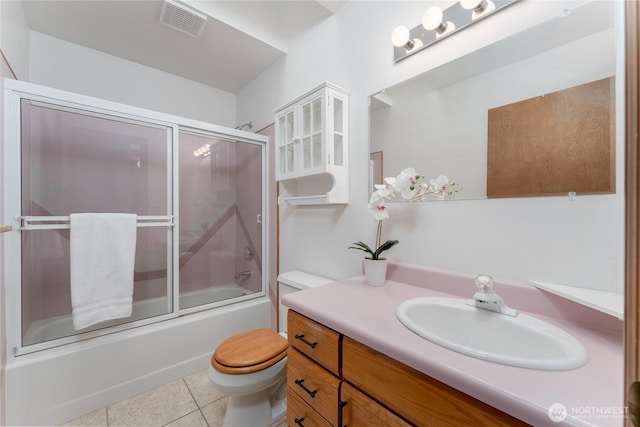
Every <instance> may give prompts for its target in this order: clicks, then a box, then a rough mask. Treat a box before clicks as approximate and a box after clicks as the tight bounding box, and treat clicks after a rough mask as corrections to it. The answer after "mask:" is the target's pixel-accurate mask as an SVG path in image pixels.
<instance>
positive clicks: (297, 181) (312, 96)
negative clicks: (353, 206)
mask: <svg viewBox="0 0 640 427" xmlns="http://www.w3.org/2000/svg"><path fill="white" fill-rule="evenodd" d="M348 110H349V92H347V91H346V90H344V89H341V88H339V87H337V86H335V85H333V84H331V83H323V84H322V85H320V86H318V87H317V88H315V89H313V90H312V91H310V92H308V93H306V94H305V95H303V96H301V97H299V98H297V99H295V100H293V101H291V102H289V103H288V104H286V105H284V106H282V107H280V108H278V109H277V110H275V111H274V114H275V123H276V150H277V152H276V180H277V181H279V182H280V184H281V190H282V191H281V195H280V197H279V199H278V202H279V203H280V204H282V203H290V204H294V205H320V204H345V203H349V182H348V178H349V158H348V145H349V132H348Z"/></svg>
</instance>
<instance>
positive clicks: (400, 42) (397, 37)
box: [391, 25, 409, 47]
mask: <svg viewBox="0 0 640 427" xmlns="http://www.w3.org/2000/svg"><path fill="white" fill-rule="evenodd" d="M408 41H409V29H408V28H407V27H405V26H404V25H400V26H399V27H396V29H395V30H393V32H392V33H391V42H392V43H393V45H394V46H397V47H402V46H404V45H406V44H407V42H408Z"/></svg>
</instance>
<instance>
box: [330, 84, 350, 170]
mask: <svg viewBox="0 0 640 427" xmlns="http://www.w3.org/2000/svg"><path fill="white" fill-rule="evenodd" d="M327 98H328V100H327V101H328V102H327V105H328V112H327V135H326V138H327V144H326V146H327V151H328V163H329V165H333V166H338V167H343V166H345V165H346V162H347V131H348V129H347V126H348V123H347V110H348V104H347V98H346V96H344V95H343V94H340V93H338V92H337V91H335V90H329V89H327Z"/></svg>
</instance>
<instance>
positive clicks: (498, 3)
mask: <svg viewBox="0 0 640 427" xmlns="http://www.w3.org/2000/svg"><path fill="white" fill-rule="evenodd" d="M516 1H518V0H460V1H459V2H456V3H454V4H453V5H452V6H450V7H448V8H447V9H445V10H442V9H441V8H439V7H437V6H432V7H430V8H428V9H427V10H426V11H425V12H424V15H423V16H422V22H421V24H422V25H418V26H416V27H414V28H413V29H412V30H410V29H409V28H408V27H406V26H404V25H400V26H398V27H396V28H395V29H394V30H393V32H392V34H391V41H392V43H393V46H394V48H393V49H394V50H393V58H394V61H395V62H399V61H401V60H403V59H404V58H406V57H408V56H410V55H413V54H414V53H416V52H419V51H421V50H423V49H424V48H426V47H427V46H429V45H431V44H433V43H435V42H437V41H439V40H441V39H443V38H445V37H446V36H449V35H451V34H454V33H456V32H457V31H460V30H462V29H463V28H466V27H468V26H469V25H471V24H473V23H475V22H478V21H480V20H481V19H483V18H486V17H487V16H489V15H492V14H493V13H496V12H498V11H500V10H502V9H504V8H505V7H507V6H509V5H511V4H513V3H515V2H516Z"/></svg>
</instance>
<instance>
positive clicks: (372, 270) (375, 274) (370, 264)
mask: <svg viewBox="0 0 640 427" xmlns="http://www.w3.org/2000/svg"><path fill="white" fill-rule="evenodd" d="M364 274H365V276H366V281H367V285H370V286H382V285H384V282H385V281H386V280H387V260H386V259H369V258H365V259H364Z"/></svg>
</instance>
